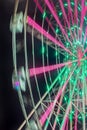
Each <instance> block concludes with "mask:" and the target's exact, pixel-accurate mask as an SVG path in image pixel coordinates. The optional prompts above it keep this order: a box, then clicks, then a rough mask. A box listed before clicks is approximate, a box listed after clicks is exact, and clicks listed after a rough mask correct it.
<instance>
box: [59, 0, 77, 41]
mask: <svg viewBox="0 0 87 130" xmlns="http://www.w3.org/2000/svg"><path fill="white" fill-rule="evenodd" d="M59 3H60V6H61V9H62V12H63V15H64V18H65V20H66V23H67V25H68V28H69V29H70V23H69V21H68V19H67V16H66V13H65V9H64V6H63V2H62V0H59ZM70 34H71V37H72V39H73V40H74V37H73V35H72V32H71V30H70Z"/></svg>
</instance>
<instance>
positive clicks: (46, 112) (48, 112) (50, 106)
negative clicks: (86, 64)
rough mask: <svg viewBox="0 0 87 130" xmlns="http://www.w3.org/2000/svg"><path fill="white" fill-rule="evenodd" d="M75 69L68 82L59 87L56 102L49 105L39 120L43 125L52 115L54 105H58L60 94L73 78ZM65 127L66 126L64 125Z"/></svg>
mask: <svg viewBox="0 0 87 130" xmlns="http://www.w3.org/2000/svg"><path fill="white" fill-rule="evenodd" d="M75 69H76V67H75V68H74V70H75ZM74 70H73V71H72V72H71V73H70V75H69V77H68V79H67V80H66V82H65V83H64V85H63V86H62V87H61V88H59V91H58V93H57V95H56V97H55V99H54V102H53V103H51V104H50V105H49V107H48V108H47V110H46V111H45V113H44V114H43V115H42V116H41V118H40V120H39V121H40V124H41V126H43V125H44V123H45V121H46V120H47V118H48V116H49V115H50V113H51V111H52V110H53V109H54V107H55V105H56V103H57V101H58V99H59V98H60V96H61V94H62V93H63V92H64V91H65V89H66V86H67V84H68V82H69V80H70V78H71V76H72V74H73V72H74ZM68 113H69V108H68V109H67V114H68ZM63 127H64V126H63Z"/></svg>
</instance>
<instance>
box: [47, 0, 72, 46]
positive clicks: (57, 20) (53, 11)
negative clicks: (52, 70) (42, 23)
mask: <svg viewBox="0 0 87 130" xmlns="http://www.w3.org/2000/svg"><path fill="white" fill-rule="evenodd" d="M45 3H46V5H47V6H48V8H49V10H50V12H51V13H52V15H53V16H54V18H55V20H56V22H57V24H58V25H59V27H60V29H61V31H62V33H63V34H64V35H65V36H66V38H67V40H68V41H69V43H70V44H71V45H72V42H71V41H70V39H69V38H68V35H67V33H66V32H65V30H64V28H63V27H62V24H61V23H60V20H59V18H58V16H57V14H56V12H55V10H54V9H53V7H52V6H51V4H50V2H49V1H48V0H45ZM51 3H52V1H51Z"/></svg>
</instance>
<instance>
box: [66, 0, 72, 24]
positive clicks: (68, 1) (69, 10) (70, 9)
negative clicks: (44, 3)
mask: <svg viewBox="0 0 87 130" xmlns="http://www.w3.org/2000/svg"><path fill="white" fill-rule="evenodd" d="M67 3H68V12H69V14H70V16H71V19H72V24H73V25H74V20H73V16H72V8H71V5H70V0H67Z"/></svg>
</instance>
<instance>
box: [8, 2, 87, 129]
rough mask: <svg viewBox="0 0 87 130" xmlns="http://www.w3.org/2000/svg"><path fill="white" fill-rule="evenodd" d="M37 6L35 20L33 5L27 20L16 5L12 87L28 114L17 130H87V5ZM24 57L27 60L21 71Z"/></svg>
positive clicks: (13, 28) (57, 3)
mask: <svg viewBox="0 0 87 130" xmlns="http://www.w3.org/2000/svg"><path fill="white" fill-rule="evenodd" d="M32 1H33V3H34V8H33V10H34V15H33V16H30V15H29V14H28V8H29V4H30V3H29V2H28V0H26V6H25V11H24V14H23V13H22V12H18V11H17V9H18V5H19V1H18V0H16V2H15V9H14V15H13V16H12V18H11V22H10V30H11V31H12V48H13V49H12V50H13V64H14V72H13V75H12V83H13V88H14V89H15V90H16V91H17V92H18V96H19V101H20V105H21V108H22V111H23V114H24V122H23V123H22V124H21V125H20V126H19V128H18V130H22V129H23V130H80V129H81V130H86V129H87V124H86V121H87V54H86V52H87V47H86V46H87V1H86V0H32ZM21 33H23V41H21V42H23V45H21V46H20V44H19V49H18V41H17V39H18V36H17V35H18V34H20V35H21ZM19 51H23V56H24V64H23V65H20V66H18V53H19ZM19 61H20V59H19ZM20 64H21V63H20Z"/></svg>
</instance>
